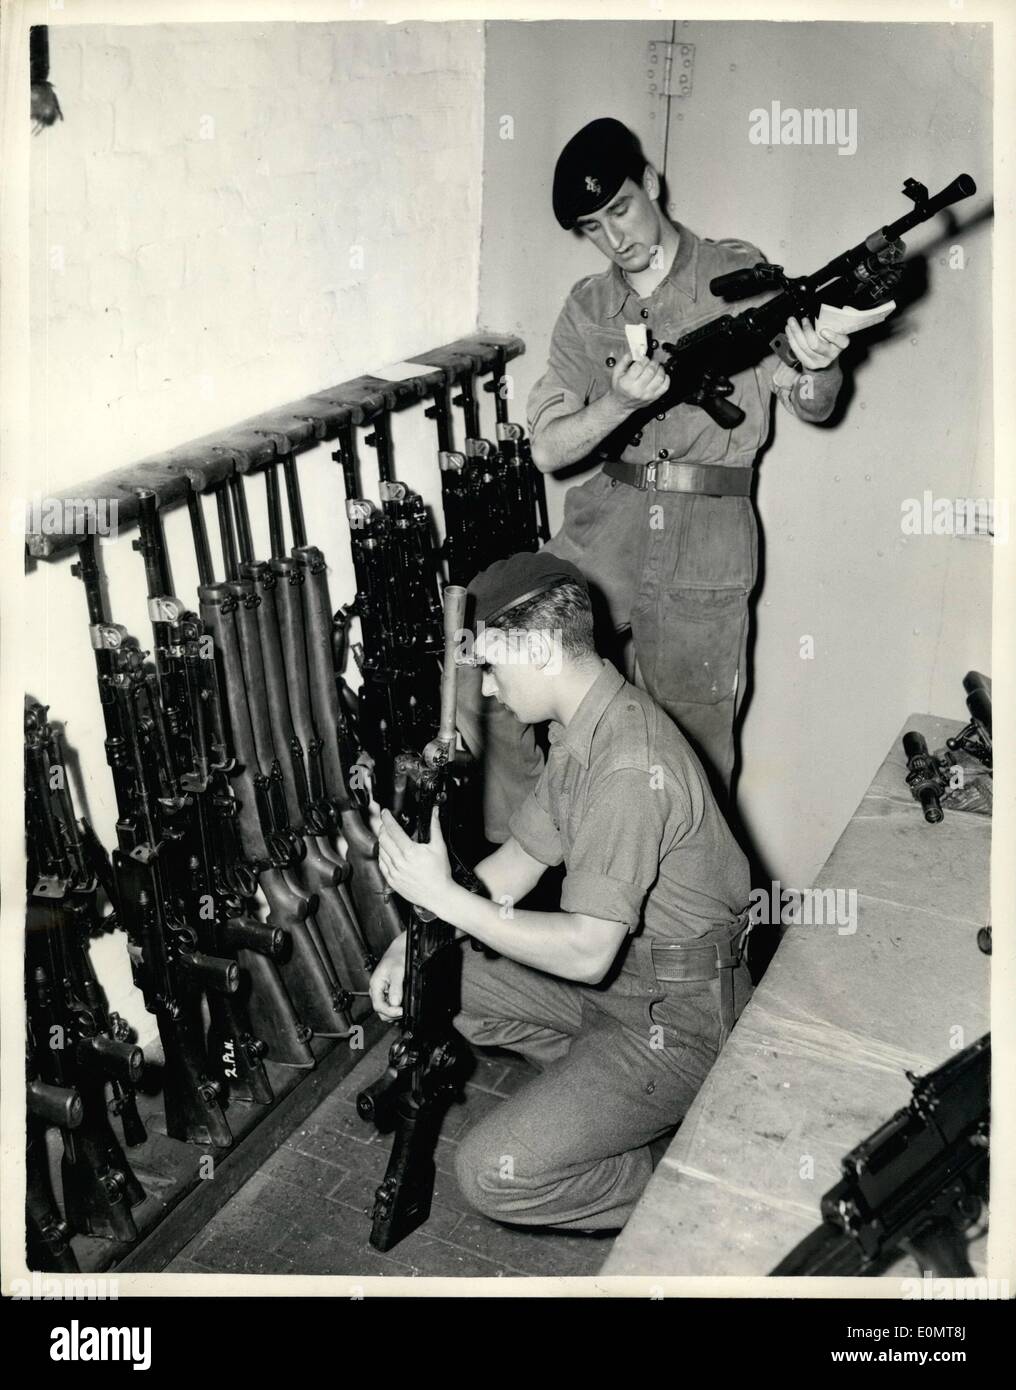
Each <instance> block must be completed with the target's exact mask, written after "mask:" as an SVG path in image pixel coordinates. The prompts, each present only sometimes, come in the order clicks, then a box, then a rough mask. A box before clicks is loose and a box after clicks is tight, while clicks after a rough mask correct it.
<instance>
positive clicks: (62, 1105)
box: [25, 700, 146, 1259]
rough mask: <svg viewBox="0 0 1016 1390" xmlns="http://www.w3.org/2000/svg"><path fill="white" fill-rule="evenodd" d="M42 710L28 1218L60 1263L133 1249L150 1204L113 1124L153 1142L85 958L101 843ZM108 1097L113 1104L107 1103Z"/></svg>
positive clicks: (29, 941)
mask: <svg viewBox="0 0 1016 1390" xmlns="http://www.w3.org/2000/svg"><path fill="white" fill-rule="evenodd" d="M46 713H47V711H46V707H45V706H43V705H39V704H37V703H35V702H34V701H32V700H26V702H25V803H26V805H25V809H26V818H25V828H26V837H27V849H28V913H27V935H26V943H25V967H26V981H25V984H26V1003H27V1014H28V1030H29V1052H28V1056H29V1075H28V1116H29V1120H28V1151H27V1152H28V1160H29V1174H30V1177H29V1183H28V1209H27V1211H28V1219H29V1228H30V1230H32V1232H33V1242H34V1244H35V1246H36V1248H37V1250H38V1253H39V1254H40V1256H43V1257H45V1252H47V1251H48V1252H49V1255H50V1256H52V1257H53V1258H56V1259H59V1258H60V1257H61V1253H60V1252H61V1250H62V1249H63V1247H64V1246H65V1245H66V1237H67V1235H68V1234H69V1233H71V1232H78V1233H82V1234H86V1235H95V1236H105V1237H109V1238H111V1239H120V1240H132V1239H133V1238H134V1237H135V1236H136V1234H137V1231H136V1229H135V1226H134V1220H133V1217H132V1215H131V1208H132V1207H135V1206H137V1205H138V1204H139V1203H140V1202H143V1201H144V1198H145V1194H144V1190H143V1189H142V1187H141V1185H140V1183H139V1182H138V1180H137V1178H136V1177H135V1176H134V1173H133V1171H132V1170H131V1166H130V1164H129V1163H128V1161H127V1158H126V1156H125V1154H124V1151H123V1149H122V1148H121V1146H120V1142H119V1140H118V1139H117V1138H116V1135H115V1134H114V1132H113V1128H112V1125H111V1124H110V1118H109V1117H110V1112H111V1111H112V1113H113V1114H117V1115H119V1117H120V1121H121V1124H122V1127H123V1134H124V1141H125V1143H126V1144H127V1145H128V1147H134V1146H136V1145H138V1144H141V1143H143V1142H144V1140H145V1137H146V1135H145V1127H144V1124H143V1123H142V1121H141V1117H140V1115H139V1114H138V1109H137V1099H136V1094H135V1087H136V1085H137V1084H138V1082H139V1080H140V1078H141V1072H142V1069H143V1067H144V1054H143V1053H142V1051H141V1048H140V1047H138V1046H137V1045H136V1044H134V1043H132V1042H130V1041H129V1035H130V1029H129V1028H128V1025H127V1023H126V1021H125V1020H124V1019H122V1018H121V1017H120V1016H119V1015H118V1014H116V1013H111V1012H110V1011H109V1009H108V1007H107V1004H106V1000H105V997H104V995H103V993H102V990H101V988H100V986H99V982H98V979H97V978H96V975H95V971H94V970H93V968H92V963H91V957H90V955H89V942H90V940H91V938H92V936H93V935H94V934H95V933H96V932H98V931H99V930H100V928H101V926H102V917H101V913H100V910H99V903H98V896H97V891H98V881H97V876H96V874H95V872H94V870H93V868H92V864H91V862H90V857H91V856H92V855H94V854H95V853H96V852H98V851H97V846H98V842H97V841H95V840H94V836H91V834H90V829H89V828H87V827H82V826H79V824H78V821H77V818H76V817H75V814H74V807H73V804H72V802H71V797H70V791H69V788H68V786H67V768H66V764H65V759H64V754H63V748H62V743H61V738H60V733H59V731H58V730H57V729H56V728H55V727H54V726H53V725H52V724H50V723H49V722H48V720H47V718H46ZM107 1092H108V1094H107ZM48 1125H55V1126H57V1127H59V1129H60V1131H61V1134H62V1137H63V1158H62V1161H61V1186H62V1189H63V1205H64V1212H65V1216H66V1221H65V1222H63V1223H62V1222H61V1221H60V1220H59V1218H57V1219H56V1220H55V1221H54V1219H53V1213H52V1211H51V1210H50V1207H49V1205H48V1204H47V1193H48V1194H49V1203H50V1204H51V1202H52V1189H51V1188H50V1186H49V1179H48V1174H45V1173H44V1172H43V1171H41V1170H42V1169H44V1167H45V1163H46V1144H45V1130H46V1127H47V1126H48Z"/></svg>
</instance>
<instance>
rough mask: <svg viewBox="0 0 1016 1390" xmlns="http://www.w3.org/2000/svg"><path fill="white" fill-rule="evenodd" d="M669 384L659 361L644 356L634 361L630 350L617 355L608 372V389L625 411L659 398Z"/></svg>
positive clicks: (668, 379)
mask: <svg viewBox="0 0 1016 1390" xmlns="http://www.w3.org/2000/svg"><path fill="white" fill-rule="evenodd" d="M669 385H670V378H669V377H668V376H667V373H666V372H665V371H664V370H663V368H662V367H661V366H660V364H659V362H650V361H649V359H648V358H644V359H643V360H642V361H641V362H636V361H635V359H634V358H633V357H632V355H631V353H630V352H626V353H625V354H624V356H623V357H619V358H618V359H617V362H616V364H615V366H614V369H613V371H612V372H611V373H610V391H611V395H612V396H614V398H615V399H616V401H617V403H618V405H619V406H620V407H621V408H622V409H623V410H625V411H626V412H629V413H630V412H631V411H633V410H637V409H638V408H639V406H642V405H651V404H652V402H653V401H656V400H659V398H660V397H661V396H662V395H663V393H664V391H666V389H667V387H668V386H669Z"/></svg>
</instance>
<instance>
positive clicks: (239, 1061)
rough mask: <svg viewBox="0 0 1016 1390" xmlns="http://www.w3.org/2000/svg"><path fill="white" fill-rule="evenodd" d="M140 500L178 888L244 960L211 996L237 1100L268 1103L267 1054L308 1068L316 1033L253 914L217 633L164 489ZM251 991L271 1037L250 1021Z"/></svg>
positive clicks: (218, 950)
mask: <svg viewBox="0 0 1016 1390" xmlns="http://www.w3.org/2000/svg"><path fill="white" fill-rule="evenodd" d="M137 497H138V526H139V528H140V536H139V539H138V540H136V541H135V542H134V549H135V550H137V551H139V552H140V554H141V555H142V557H143V559H144V563H145V576H146V579H147V584H148V611H149V616H150V618H151V622H152V635H153V639H154V649H155V658H156V672H157V676H158V681H159V688H160V694H161V699H162V708H163V719H164V723H165V726H166V733H167V739H166V743H167V749H168V754H169V759H170V761H169V763H168V765H167V767H166V768H165V769H164V771H163V780H164V782H165V784H166V785H167V786H168V787H169V788H170V789H171V791H172V796H173V802H174V805H176V806H178V807H179V811H178V814H177V817H176V838H175V839H173V840H170V842H169V849H170V851H171V857H172V860H173V861H174V863H173V867H172V870H171V880H172V887H173V890H174V891H175V892H176V893H177V895H178V900H179V901H178V911H179V913H180V916H181V917H182V918H183V919H184V920H185V921H189V922H198V923H200V936H199V945H200V946H201V948H202V949H204V950H207V951H209V952H211V953H213V954H215V955H216V956H219V957H222V958H224V959H232V960H235V961H236V963H237V967H238V969H239V972H240V988H239V990H238V991H237V993H235V994H219V993H217V992H212V993H210V994H209V996H208V1000H207V1003H208V1011H209V1019H210V1023H209V1033H208V1050H209V1055H210V1056H211V1058H212V1059H213V1063H214V1065H215V1069H216V1077H217V1079H219V1080H220V1081H221V1083H222V1086H223V1088H224V1092H225V1094H226V1097H227V1099H229V1100H231V1101H243V1102H245V1103H255V1102H256V1103H258V1104H263V1105H267V1104H270V1103H271V1101H272V1099H273V1093H272V1088H271V1085H270V1083H269V1080H268V1075H267V1073H266V1071H265V1067H264V1060H263V1059H264V1057H265V1056H266V1055H270V1056H271V1057H272V1060H273V1061H278V1062H279V1063H280V1064H283V1065H286V1064H288V1065H292V1066H299V1067H304V1066H307V1065H308V1059H307V1056H306V1040H305V1039H304V1038H303V1037H302V1036H301V1026H300V1023H299V1021H298V1020H297V1019H296V1017H295V1015H294V1013H293V1009H292V1005H291V1002H290V1001H289V1000H288V999H287V998H286V997H285V993H284V990H283V989H282V986H281V981H280V979H279V975H278V971H277V969H276V968H275V962H277V961H278V959H279V957H280V956H281V955H282V953H283V951H284V950H285V949H286V947H287V945H288V943H287V937H286V932H285V930H284V929H283V928H282V927H281V926H279V925H278V924H277V923H274V922H273V923H269V924H266V923H263V922H261V921H260V920H259V919H258V917H257V916H256V914H255V912H254V911H253V909H252V904H253V900H254V898H255V896H256V894H257V891H258V878H257V873H256V871H255V868H254V866H253V865H252V864H251V863H250V862H249V861H248V860H247V858H246V856H245V855H244V852H243V848H242V845H241V843H240V836H239V829H238V822H237V808H236V802H235V797H234V795H233V791H232V787H231V784H230V780H229V774H230V772H231V771H232V769H233V766H234V763H233V759H232V757H231V755H230V752H229V747H228V739H227V735H226V727H225V718H224V712H223V709H222V702H221V695H220V690H219V682H218V673H217V670H216V665H215V649H214V643H213V640H212V637H211V635H210V633H208V632H207V631H206V629H205V626H204V623H203V622H202V620H201V618H200V617H199V616H198V614H197V613H194V612H192V611H189V610H188V609H187V608H186V607H185V605H184V604H183V602H182V601H181V600H180V599H179V598H177V597H176V596H175V595H174V594H173V592H172V585H171V580H170V571H169V560H168V556H167V552H166V545H165V539H164V536H163V532H162V523H161V518H160V515H159V508H158V502H157V498H156V495H155V493H154V492H153V491H152V490H151V489H147V488H139V489H138V490H137ZM252 995H256V996H257V1000H256V1003H255V1004H254V1009H255V1011H256V1012H257V1014H258V1018H259V1022H260V1023H261V1024H262V1025H263V1026H264V1027H265V1030H266V1036H265V1037H261V1036H260V1035H259V1033H258V1030H257V1028H256V1027H255V1025H254V1022H253V1019H252V1017H251V1009H250V1001H251V998H252Z"/></svg>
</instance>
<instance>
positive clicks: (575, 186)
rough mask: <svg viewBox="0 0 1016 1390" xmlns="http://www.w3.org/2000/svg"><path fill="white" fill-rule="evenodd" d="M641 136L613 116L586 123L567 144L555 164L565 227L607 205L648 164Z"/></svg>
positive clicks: (557, 202)
mask: <svg viewBox="0 0 1016 1390" xmlns="http://www.w3.org/2000/svg"><path fill="white" fill-rule="evenodd" d="M645 163H646V160H645V156H644V155H643V153H642V150H641V147H640V145H639V142H638V139H637V137H636V136H635V135H633V134H632V132H631V131H630V130H629V129H628V127H627V126H626V125H622V123H621V122H620V121H615V120H614V118H613V116H601V117H600V119H599V120H596V121H590V123H589V124H588V125H584V126H583V127H582V129H581V130H580V131H579V132H578V134H577V135H573V136H572V138H571V139H570V140H569V141H568V143H567V145H565V147H564V149H563V150H562V151H561V153H560V155H559V156H558V161H557V164H556V166H555V168H554V216H555V217H556V218H557V220H558V221H559V222H560V224H561V226H562V227H564V228H565V230H566V231H567V230H569V229H570V228H572V227H574V226H575V223H576V221H577V220H578V218H580V217H588V216H589V215H590V213H593V212H596V211H597V209H598V208H602V207H605V206H606V205H607V203H609V202H610V200H611V198H613V197H614V195H615V194H616V193H617V190H618V189H619V188H620V187H621V185H622V184H623V183H624V181H625V179H627V178H631V179H635V180H636V182H637V181H638V179H639V177H640V175H641V173H642V170H643V169H644V168H645Z"/></svg>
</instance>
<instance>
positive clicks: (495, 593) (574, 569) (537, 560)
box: [468, 550, 589, 627]
mask: <svg viewBox="0 0 1016 1390" xmlns="http://www.w3.org/2000/svg"><path fill="white" fill-rule="evenodd" d="M567 579H571V580H574V582H575V583H576V584H578V585H579V586H580V587H581V589H582V591H583V592H584V593H588V592H589V586H588V585H587V584H586V581H585V576H584V575H583V573H582V571H581V570H580V569H579V568H578V566H577V565H573V564H572V562H571V561H570V560H559V559H558V557H557V556H556V555H551V554H549V553H548V552H547V551H545V550H539V551H537V553H536V554H535V555H533V554H531V553H530V552H529V551H528V550H524V551H521V552H520V553H519V554H518V555H510V556H509V557H508V559H507V560H497V561H495V563H494V564H493V565H491V566H490V567H489V568H488V569H485V570H481V571H480V573H479V574H477V575H475V576H474V578H473V579H472V580H471V581H470V583H469V586H468V592H469V595H470V598H471V600H472V607H473V612H472V615H471V621H472V625H473V627H475V626H476V624H477V623H480V622H482V623H485V624H486V623H492V622H494V620H495V619H496V618H500V617H501V616H502V615H503V614H504V613H507V612H508V610H509V608H515V607H517V606H518V605H519V604H520V603H528V602H529V600H530V599H531V598H536V597H537V596H538V595H539V594H543V593H546V592H547V590H548V589H553V588H554V587H555V586H556V585H558V584H562V583H564V581H565V580H567Z"/></svg>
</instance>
